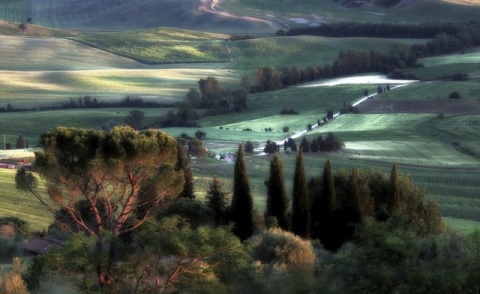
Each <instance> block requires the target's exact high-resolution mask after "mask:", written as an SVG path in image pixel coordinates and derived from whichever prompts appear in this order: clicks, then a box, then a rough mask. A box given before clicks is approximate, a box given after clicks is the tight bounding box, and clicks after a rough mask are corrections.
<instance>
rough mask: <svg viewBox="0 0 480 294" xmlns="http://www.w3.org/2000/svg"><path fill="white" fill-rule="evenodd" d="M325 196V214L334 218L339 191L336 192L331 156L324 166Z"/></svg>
mask: <svg viewBox="0 0 480 294" xmlns="http://www.w3.org/2000/svg"><path fill="white" fill-rule="evenodd" d="M323 198H324V199H325V202H324V203H325V207H324V209H325V211H324V212H326V215H325V216H326V217H328V218H329V219H332V218H333V215H334V213H335V209H336V208H337V193H336V192H335V180H334V177H333V170H332V162H331V160H330V158H329V159H328V160H327V162H326V163H325V167H324V168H323Z"/></svg>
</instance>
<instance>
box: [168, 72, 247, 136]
mask: <svg viewBox="0 0 480 294" xmlns="http://www.w3.org/2000/svg"><path fill="white" fill-rule="evenodd" d="M176 106H177V111H176V112H174V111H169V112H168V113H167V115H166V116H165V118H164V120H163V121H162V122H161V126H162V127H173V126H185V127H192V126H197V123H196V122H195V120H198V119H199V117H200V115H199V114H198V113H197V111H196V109H200V110H202V113H203V115H204V116H211V115H219V114H226V113H232V112H241V111H243V110H245V109H247V91H246V90H245V88H242V89H237V90H231V89H225V88H223V87H221V86H220V83H219V82H218V80H217V79H216V78H215V77H207V78H206V79H200V80H199V81H198V89H195V88H191V89H190V90H189V91H188V93H187V95H186V100H185V101H183V102H180V103H177V104H176Z"/></svg>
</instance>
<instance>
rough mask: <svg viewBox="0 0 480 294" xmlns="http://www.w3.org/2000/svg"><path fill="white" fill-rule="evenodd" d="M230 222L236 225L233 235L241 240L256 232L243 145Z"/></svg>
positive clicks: (234, 182)
mask: <svg viewBox="0 0 480 294" xmlns="http://www.w3.org/2000/svg"><path fill="white" fill-rule="evenodd" d="M230 220H231V221H233V222H234V223H235V225H234V227H233V233H234V234H235V235H237V236H238V237H239V238H240V239H241V240H245V239H247V238H249V237H250V236H252V234H253V230H254V225H253V200H252V194H251V193H250V184H249V181H248V176H247V169H246V167H245V161H244V159H243V144H240V145H239V146H238V152H237V159H236V161H235V170H234V175H233V196H232V204H231V210H230Z"/></svg>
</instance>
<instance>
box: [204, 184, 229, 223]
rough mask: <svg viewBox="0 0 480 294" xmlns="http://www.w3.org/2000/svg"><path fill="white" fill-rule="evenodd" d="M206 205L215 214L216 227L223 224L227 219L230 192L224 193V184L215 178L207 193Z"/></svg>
mask: <svg viewBox="0 0 480 294" xmlns="http://www.w3.org/2000/svg"><path fill="white" fill-rule="evenodd" d="M206 199H207V201H206V204H207V205H208V207H210V208H211V209H212V210H213V211H214V212H215V225H216V226H218V225H220V224H221V222H222V219H224V218H225V212H226V211H227V202H228V192H224V191H222V184H221V183H220V181H219V180H218V179H217V178H216V177H215V178H213V181H212V183H211V184H210V189H209V190H208V192H207V196H206Z"/></svg>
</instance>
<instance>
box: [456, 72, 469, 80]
mask: <svg viewBox="0 0 480 294" xmlns="http://www.w3.org/2000/svg"><path fill="white" fill-rule="evenodd" d="M466 80H468V75H467V74H464V73H460V72H458V73H456V74H454V75H453V76H452V81H466Z"/></svg>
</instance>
